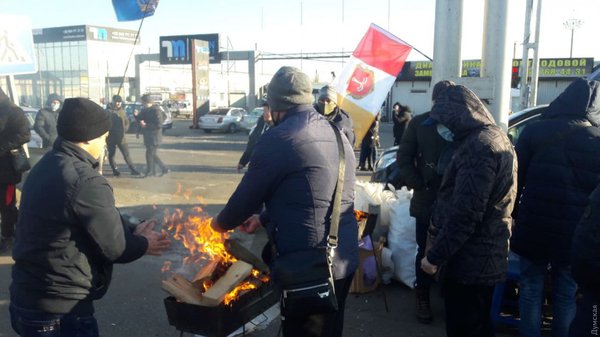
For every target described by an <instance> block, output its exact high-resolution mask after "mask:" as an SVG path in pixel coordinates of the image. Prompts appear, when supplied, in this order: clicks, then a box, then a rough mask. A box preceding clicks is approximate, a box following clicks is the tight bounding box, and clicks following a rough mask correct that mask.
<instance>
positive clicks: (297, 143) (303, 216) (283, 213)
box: [212, 67, 358, 337]
mask: <svg viewBox="0 0 600 337" xmlns="http://www.w3.org/2000/svg"><path fill="white" fill-rule="evenodd" d="M267 100H268V103H269V106H270V108H271V114H272V117H273V122H274V124H275V127H273V128H270V129H269V130H268V131H267V132H265V134H263V135H262V137H260V139H259V141H258V143H257V144H256V147H255V149H254V153H253V155H252V158H251V160H250V166H249V167H248V171H247V172H246V174H244V177H243V178H242V180H241V182H240V184H239V185H238V186H237V188H236V190H235V192H234V193H233V195H232V196H231V197H230V198H229V201H228V202H227V204H226V205H225V208H223V210H222V211H221V212H220V213H219V214H218V215H217V216H216V217H215V218H214V220H213V223H212V227H213V229H215V230H217V231H219V232H224V231H226V230H230V229H233V228H236V227H239V228H240V230H242V231H244V232H249V233H252V232H254V231H255V230H256V229H257V228H258V227H259V226H261V225H264V226H265V227H266V230H267V232H268V233H269V236H270V238H271V239H272V241H273V244H274V245H275V247H276V249H277V254H276V255H275V257H274V258H275V261H277V259H278V258H280V257H285V256H286V255H288V254H290V253H294V252H297V251H301V250H307V249H311V248H315V247H325V246H326V245H327V242H326V241H327V234H328V232H329V227H330V223H331V219H330V217H331V213H332V204H333V202H332V199H333V195H334V193H333V192H334V189H335V188H336V183H337V180H338V167H339V150H338V142H337V140H336V135H335V131H334V128H335V127H336V126H334V125H332V124H331V123H330V122H329V121H327V120H326V119H325V118H324V117H323V116H322V115H320V114H319V113H318V112H317V111H315V109H314V108H313V106H312V103H313V96H312V84H311V82H310V79H309V77H308V76H307V75H306V74H304V73H302V72H301V71H300V70H299V69H296V68H293V67H282V68H280V69H279V70H278V71H277V72H276V73H275V75H274V76H273V78H272V80H271V82H270V83H269V87H268V94H267ZM340 138H341V141H342V143H343V144H342V146H343V148H344V152H345V153H346V154H347V155H346V156H345V167H346V173H345V175H344V180H343V189H342V198H341V199H342V200H341V207H340V223H339V231H338V238H339V244H338V247H337V248H336V249H335V254H334V256H333V266H332V271H333V277H334V280H335V294H336V297H337V300H338V305H339V310H338V311H337V312H335V313H330V314H317V315H309V316H300V317H295V316H294V317H285V320H283V321H282V331H283V336H285V337H288V336H303V337H304V336H324V337H327V336H332V337H333V336H342V331H343V325H344V305H345V301H346V296H347V295H348V291H349V289H350V284H351V281H352V278H353V275H354V271H355V269H356V267H357V265H358V226H357V223H356V218H355V217H354V183H355V179H356V176H355V172H354V165H355V164H356V162H355V157H354V155H353V150H352V146H351V145H350V142H349V141H348V140H347V139H346V137H340ZM262 203H264V204H265V206H266V211H264V212H263V213H261V214H260V216H259V215H253V213H254V211H255V210H256V209H258V208H259V207H260V206H261V205H262ZM274 273H275V274H274V275H276V271H275V272H274ZM275 281H276V282H277V279H275Z"/></svg>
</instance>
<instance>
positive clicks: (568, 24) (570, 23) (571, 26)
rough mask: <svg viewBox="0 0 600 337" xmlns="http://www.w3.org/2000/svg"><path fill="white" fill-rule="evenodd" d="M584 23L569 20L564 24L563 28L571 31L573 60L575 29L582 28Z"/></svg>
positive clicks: (577, 20)
mask: <svg viewBox="0 0 600 337" xmlns="http://www.w3.org/2000/svg"><path fill="white" fill-rule="evenodd" d="M581 25H583V21H582V20H579V19H569V20H567V21H565V22H563V26H565V28H566V29H568V30H570V31H571V51H570V52H569V58H573V36H574V35H575V29H577V28H579V27H581Z"/></svg>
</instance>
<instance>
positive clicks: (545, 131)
mask: <svg viewBox="0 0 600 337" xmlns="http://www.w3.org/2000/svg"><path fill="white" fill-rule="evenodd" d="M599 84H600V83H598V82H596V81H586V80H583V79H578V80H575V81H574V82H573V83H571V84H570V85H569V86H568V87H567V89H565V91H564V92H563V93H562V94H561V95H559V97H558V98H556V99H555V100H554V101H553V102H552V103H551V104H550V105H549V106H548V107H547V108H546V109H545V110H544V111H543V112H542V114H541V116H540V117H539V121H537V122H533V123H531V124H530V125H527V126H526V127H525V129H524V130H523V132H522V133H521V135H520V137H519V138H518V139H517V142H516V144H515V146H514V149H513V145H512V144H511V142H510V140H509V139H508V138H507V136H506V132H505V131H504V130H501V129H500V128H499V127H497V126H496V124H495V122H494V120H493V118H492V117H491V115H490V114H489V113H488V112H487V110H486V108H485V106H484V105H483V103H481V101H480V100H479V99H478V98H477V96H476V95H475V94H473V92H471V91H470V90H469V89H468V88H466V87H464V86H461V85H456V84H454V83H453V82H450V81H441V82H439V83H437V84H436V85H435V86H434V88H433V91H432V102H433V106H432V108H431V111H430V112H427V113H425V114H422V115H419V116H417V117H415V118H413V119H412V120H411V121H410V122H409V124H408V127H407V129H406V132H405V133H404V135H403V137H402V140H401V142H400V146H399V150H398V153H397V161H398V165H399V166H400V172H401V175H402V178H403V179H402V180H403V182H404V183H405V184H406V185H407V186H408V187H409V188H411V189H413V190H414V195H413V198H412V200H411V205H410V213H411V215H412V216H413V217H415V218H416V241H417V244H418V253H417V261H416V266H415V268H416V270H417V278H416V292H415V293H416V316H417V319H418V320H419V321H421V322H423V323H429V322H431V321H432V319H433V316H432V314H431V308H430V300H429V293H430V287H431V284H432V281H433V279H432V276H431V275H435V274H437V275H439V280H440V282H441V283H442V284H443V285H442V288H443V291H444V301H445V308H446V331H447V335H448V336H492V335H493V326H492V321H491V317H490V309H491V303H492V296H493V292H494V286H495V285H496V284H497V283H499V282H503V281H504V280H505V274H506V270H507V255H508V252H509V243H510V250H512V251H513V252H514V253H516V254H517V255H518V256H519V266H520V276H519V312H520V327H519V330H520V333H521V336H523V337H537V336H540V330H541V319H542V303H543V301H544V298H545V293H546V292H545V290H544V286H545V283H546V282H545V279H546V275H547V274H548V273H550V275H551V279H552V282H551V284H552V293H553V296H552V299H551V302H552V307H553V321H552V331H553V336H558V337H567V336H571V337H575V336H587V335H592V334H593V332H592V330H590V328H592V327H593V320H592V317H593V310H594V306H596V308H597V307H598V305H599V304H600V293H599V292H598V289H600V279H599V278H598V275H599V274H600V262H599V261H600V260H599V259H598V256H599V255H598V254H599V252H600V250H599V248H598V247H600V237H598V235H595V234H592V233H596V234H597V233H598V229H599V228H600V223H599V222H598V221H597V220H598V211H599V209H598V208H597V207H598V198H599V195H600V194H599V193H598V192H597V191H596V192H594V193H592V191H594V189H595V188H596V187H597V186H599V185H600V159H598V156H597V155H596V153H598V151H600V129H599V128H598V126H599V125H600V96H598V93H599ZM599 188H600V187H599ZM586 207H587V210H586ZM574 233H575V234H574ZM586 234H587V235H586ZM573 247H577V248H576V249H574V248H573ZM577 291H579V293H580V294H581V295H582V300H581V301H580V303H579V307H578V308H577V310H576V292H577ZM596 310H597V309H596ZM596 312H597V311H596ZM576 316H577V318H575V317H576ZM596 317H597V316H596ZM572 323H573V324H572Z"/></svg>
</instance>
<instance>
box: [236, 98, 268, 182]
mask: <svg viewBox="0 0 600 337" xmlns="http://www.w3.org/2000/svg"><path fill="white" fill-rule="evenodd" d="M261 106H262V108H263V114H262V117H261V118H259V119H258V121H257V122H256V126H255V127H254V129H253V130H252V132H251V133H250V135H249V136H248V144H246V149H245V150H244V153H242V156H241V157H240V161H239V162H238V165H237V171H238V172H241V171H242V169H243V168H244V167H246V165H248V162H250V157H251V156H252V152H254V146H256V142H258V139H259V138H260V136H262V134H263V133H265V132H266V131H267V130H268V129H269V128H270V127H271V126H273V119H272V118H271V110H269V104H268V103H267V102H264V103H263V104H262V105H261Z"/></svg>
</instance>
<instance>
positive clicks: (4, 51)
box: [0, 14, 37, 75]
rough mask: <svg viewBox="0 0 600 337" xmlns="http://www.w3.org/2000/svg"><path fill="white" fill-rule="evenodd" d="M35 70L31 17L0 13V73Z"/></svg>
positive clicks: (21, 72) (33, 71)
mask: <svg viewBox="0 0 600 337" xmlns="http://www.w3.org/2000/svg"><path fill="white" fill-rule="evenodd" d="M36 72H37V62H36V59H35V49H34V48H33V35H32V34H31V19H30V18H29V17H26V16H19V15H5V14H0V75H18V74H32V73H36Z"/></svg>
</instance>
